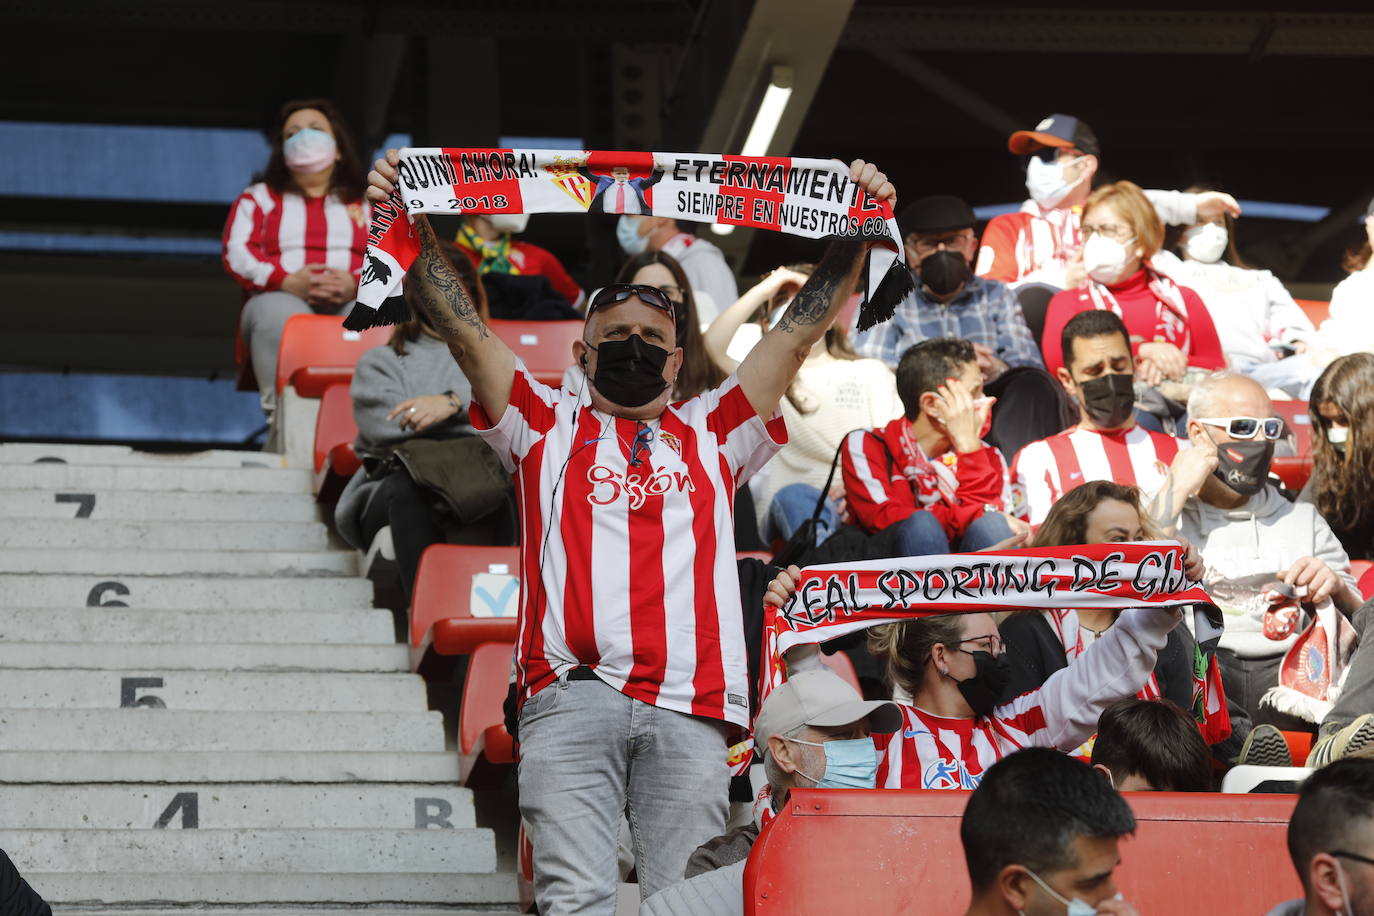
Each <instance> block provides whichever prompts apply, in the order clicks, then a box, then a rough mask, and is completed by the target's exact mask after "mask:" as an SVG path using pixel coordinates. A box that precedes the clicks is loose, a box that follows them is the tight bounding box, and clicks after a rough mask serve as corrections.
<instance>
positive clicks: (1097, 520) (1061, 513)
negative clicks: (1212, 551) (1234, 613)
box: [999, 480, 1249, 788]
mask: <svg viewBox="0 0 1374 916" xmlns="http://www.w3.org/2000/svg"><path fill="white" fill-rule="evenodd" d="M1160 537H1161V535H1160V532H1159V529H1158V528H1156V527H1155V525H1154V522H1153V521H1151V519H1150V517H1149V516H1148V515H1146V514H1145V512H1144V511H1143V510H1142V509H1141V505H1140V490H1139V489H1138V488H1136V487H1132V486H1127V485H1123V484H1119V483H1116V482H1114V481H1111V480H1096V481H1092V482H1090V483H1085V484H1083V485H1082V486H1079V487H1077V488H1075V489H1073V490H1070V491H1069V492H1068V493H1065V494H1064V496H1063V498H1062V499H1060V500H1059V502H1057V503H1055V505H1054V508H1053V509H1051V510H1050V513H1049V515H1048V516H1047V517H1046V519H1045V523H1044V524H1043V525H1041V526H1040V530H1039V531H1038V532H1036V534H1035V538H1034V539H1033V540H1032V541H1031V545H1032V546H1034V547H1064V546H1068V545H1071V544H1120V543H1129V542H1132V541H1149V540H1157V539H1159V538H1160ZM1121 613H1122V612H1121V611H1118V610H1113V609H1110V608H1097V609H1093V610H1071V609H1056V610H1045V611H1019V612H1016V613H1012V614H1009V615H1007V617H1006V618H1005V619H1004V620H1003V621H1002V625H1001V627H1000V628H999V630H1000V633H1001V635H1002V642H1003V644H1004V645H1005V646H1006V647H1007V659H1008V662H1009V665H1010V677H1009V678H1008V681H1007V685H1006V687H1005V688H1004V689H1003V691H1002V696H1001V699H1002V700H1003V701H1004V702H1010V701H1012V700H1013V699H1015V698H1016V697H1018V696H1021V695H1022V694H1023V693H1026V692H1028V691H1031V690H1034V689H1036V688H1037V687H1039V686H1040V685H1041V684H1044V683H1045V681H1046V679H1047V678H1049V677H1050V675H1052V674H1054V673H1055V672H1056V671H1061V670H1063V669H1064V668H1068V667H1071V666H1072V665H1074V664H1077V663H1078V661H1079V660H1080V659H1082V658H1083V657H1084V654H1085V653H1086V652H1087V650H1088V649H1089V648H1090V647H1091V646H1092V645H1093V643H1095V642H1097V640H1099V639H1101V638H1102V636H1103V634H1105V633H1107V632H1108V630H1109V629H1110V628H1111V626H1112V625H1113V624H1114V623H1116V620H1117V618H1118V617H1119V616H1120V615H1121ZM1206 665H1207V660H1206V659H1205V658H1204V657H1203V656H1201V655H1200V654H1199V652H1198V648H1197V644H1196V643H1195V642H1194V641H1193V637H1192V635H1191V634H1190V633H1189V631H1188V628H1187V627H1176V628H1174V629H1173V630H1172V631H1170V633H1169V639H1168V642H1167V643H1165V645H1164V648H1162V649H1161V650H1160V651H1159V656H1158V657H1157V658H1156V660H1155V664H1154V670H1153V671H1152V672H1151V673H1150V674H1149V676H1148V677H1147V678H1146V680H1145V683H1144V685H1143V686H1142V687H1141V689H1140V691H1139V693H1138V694H1137V695H1138V696H1140V697H1141V698H1143V699H1146V700H1156V699H1160V698H1161V697H1162V698H1165V699H1168V700H1172V701H1173V702H1174V703H1176V704H1178V705H1179V706H1180V707H1182V708H1183V709H1188V710H1192V711H1193V712H1194V714H1195V715H1197V717H1198V718H1197V719H1196V720H1195V721H1193V730H1194V731H1197V730H1198V725H1199V723H1201V722H1202V721H1203V719H1204V718H1205V715H1206V714H1205V709H1206V708H1207V707H1206V704H1205V702H1204V699H1205V698H1204V697H1203V695H1202V694H1201V692H1200V691H1199V692H1198V693H1197V695H1196V696H1195V695H1194V690H1195V688H1194V683H1195V681H1194V672H1196V671H1198V670H1200V669H1201V670H1206V668H1205V666H1206ZM1216 701H1217V702H1218V703H1224V702H1225V698H1224V697H1218V698H1216ZM1216 719H1217V720H1218V721H1217V722H1216V724H1215V726H1214V728H1213V731H1215V732H1217V733H1220V732H1223V731H1225V730H1226V729H1225V725H1224V717H1221V716H1220V714H1217V716H1216ZM1248 732H1249V724H1248V722H1244V721H1243V720H1241V721H1235V722H1232V725H1231V733H1232V735H1233V736H1234V737H1233V738H1232V739H1226V738H1225V736H1224V735H1223V736H1221V737H1220V738H1219V739H1218V741H1221V740H1225V741H1226V747H1225V748H1219V749H1218V750H1219V756H1221V758H1222V759H1224V760H1226V759H1231V758H1234V757H1235V755H1236V753H1237V751H1238V749H1239V747H1240V743H1241V741H1242V740H1244V737H1245V735H1246V734H1247V733H1248ZM1075 753H1076V754H1077V755H1078V756H1080V757H1083V758H1084V759H1086V758H1087V757H1088V756H1089V755H1090V754H1092V753H1093V746H1085V747H1082V748H1079V749H1078V750H1077V751H1076V752H1075ZM1118 788H1119V786H1118Z"/></svg>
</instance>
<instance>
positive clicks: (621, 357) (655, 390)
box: [582, 334, 668, 407]
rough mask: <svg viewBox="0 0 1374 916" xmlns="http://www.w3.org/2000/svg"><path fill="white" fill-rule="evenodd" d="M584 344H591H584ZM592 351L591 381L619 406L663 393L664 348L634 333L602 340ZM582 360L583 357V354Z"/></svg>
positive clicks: (636, 403)
mask: <svg viewBox="0 0 1374 916" xmlns="http://www.w3.org/2000/svg"><path fill="white" fill-rule="evenodd" d="M588 346H591V345H590V344H588ZM591 349H593V350H595V351H596V375H594V376H592V384H593V385H595V386H596V390H597V391H599V392H601V395H602V397H604V398H605V399H606V400H608V401H610V402H611V403H612V404H618V405H620V406H621V407H643V406H644V405H645V404H647V403H649V402H650V401H652V400H653V399H654V398H656V397H658V396H659V395H660V394H662V393H663V389H665V388H667V387H668V383H667V382H665V381H664V380H663V367H664V366H665V365H666V364H667V362H668V351H667V350H665V349H663V348H662V347H659V346H655V345H654V344H651V343H649V342H647V341H646V340H645V339H644V338H643V337H640V336H639V335H638V334H631V335H630V336H629V337H627V338H626V339H625V340H607V341H603V342H602V344H601V346H599V347H591ZM582 361H583V364H584V365H585V363H586V357H583V360H582Z"/></svg>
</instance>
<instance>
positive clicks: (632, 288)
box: [587, 283, 677, 327]
mask: <svg viewBox="0 0 1374 916" xmlns="http://www.w3.org/2000/svg"><path fill="white" fill-rule="evenodd" d="M636 297H637V298H638V299H639V301H640V302H643V303H644V304H645V305H647V306H650V307H652V308H656V309H658V310H659V311H661V312H667V313H668V317H669V318H671V319H673V326H674V327H676V326H677V305H676V303H674V302H673V300H671V299H669V298H668V295H667V294H666V293H664V292H663V290H661V289H659V288H658V287H657V286H645V285H644V284H642V283H612V284H611V285H610V286H603V287H601V289H599V290H597V291H596V292H594V293H592V298H591V300H590V301H589V302H588V304H587V317H588V318H590V317H592V313H594V312H595V311H596V310H597V309H604V308H610V307H611V306H613V305H619V304H620V303H622V302H624V301H625V300H626V299H633V298H636Z"/></svg>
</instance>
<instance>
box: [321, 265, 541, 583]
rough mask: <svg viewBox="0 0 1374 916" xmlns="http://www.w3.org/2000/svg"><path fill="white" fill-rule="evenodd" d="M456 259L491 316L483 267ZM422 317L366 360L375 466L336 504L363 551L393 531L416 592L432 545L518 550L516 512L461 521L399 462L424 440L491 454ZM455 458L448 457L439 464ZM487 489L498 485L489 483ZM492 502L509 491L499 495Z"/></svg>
mask: <svg viewBox="0 0 1374 916" xmlns="http://www.w3.org/2000/svg"><path fill="white" fill-rule="evenodd" d="M449 260H450V261H452V263H453V266H454V269H455V270H457V271H458V276H459V277H460V278H461V279H462V281H463V283H464V284H465V286H466V288H467V289H468V290H470V291H471V292H470V295H471V296H472V299H473V301H474V302H476V303H477V308H478V311H479V312H480V313H481V314H482V315H483V316H485V314H486V301H485V297H484V296H483V292H482V282H481V280H479V279H478V277H477V272H476V269H475V268H474V267H473V266H472V264H471V262H469V261H468V259H467V258H466V257H464V256H463V255H462V254H459V253H458V252H457V251H456V250H455V251H450V252H449ZM407 295H408V296H409V295H411V293H410V292H409V291H408V292H407ZM412 313H413V315H414V317H413V318H411V320H410V321H407V322H405V323H403V324H399V325H397V326H396V328H395V329H394V330H393V331H392V333H391V341H390V343H388V344H387V345H386V346H384V347H376V348H374V349H371V350H368V351H367V352H366V353H364V354H363V355H362V356H361V357H359V358H358V364H357V366H356V368H355V369H354V373H353V383H352V385H351V386H350V389H349V390H350V393H351V394H352V396H353V419H354V421H355V422H356V423H357V424H358V438H357V439H356V440H355V441H354V443H353V448H354V450H355V451H356V452H357V453H358V454H359V455H360V456H362V457H363V459H364V463H365V467H363V468H361V469H360V470H359V471H358V472H357V473H356V474H354V475H353V479H352V480H350V481H349V482H348V485H347V486H346V487H344V491H343V493H341V494H340V496H339V502H338V504H337V505H336V506H335V507H334V523H335V526H336V527H337V528H338V531H339V535H340V536H341V537H343V539H344V540H345V541H347V542H348V543H350V544H352V545H353V546H354V547H356V548H358V549H359V550H367V548H368V545H369V544H371V543H372V539H373V538H374V537H376V536H377V532H379V531H381V529H383V528H385V527H387V526H390V528H391V541H392V545H393V546H394V547H395V550H396V565H397V567H398V571H399V574H400V577H401V584H402V585H403V586H404V588H405V590H406V594H410V592H411V591H412V589H413V588H414V584H415V571H416V569H417V567H418V566H419V563H420V555H421V554H422V553H424V550H425V548H426V547H428V546H429V545H430V544H437V543H441V542H444V541H451V542H453V543H468V544H510V543H514V536H515V531H514V529H513V527H512V525H511V523H510V521H509V519H508V518H507V517H506V516H507V515H508V513H500V514H497V515H494V516H493V517H490V518H488V519H486V520H485V523H484V524H477V523H476V522H477V521H478V520H466V519H456V518H453V517H452V513H451V512H446V511H444V510H443V509H441V508H440V506H441V505H442V503H443V500H442V498H441V495H440V494H439V493H437V492H436V491H435V489H434V488H433V487H432V486H426V485H424V484H422V483H420V482H417V480H416V479H415V475H416V474H417V473H420V469H419V468H418V467H415V468H414V469H412V467H411V464H409V463H407V462H405V461H401V460H398V459H397V458H395V457H393V453H394V452H395V450H396V448H397V446H400V445H402V443H406V442H409V441H411V440H414V439H417V438H418V439H427V440H452V439H464V440H467V444H466V445H465V446H463V447H464V448H471V449H479V450H480V449H485V450H487V451H490V450H489V449H487V446H485V445H484V444H482V442H481V440H479V439H476V438H475V433H474V432H473V429H472V426H471V425H470V424H469V422H468V414H467V407H468V405H469V404H470V403H471V401H472V386H471V385H470V384H469V382H468V379H467V378H466V377H465V376H464V375H463V372H462V370H461V369H459V368H458V364H457V363H456V362H454V360H453V354H452V353H450V352H449V349H448V345H447V344H446V343H445V342H444V340H443V339H442V338H441V337H440V336H439V334H438V332H437V331H435V329H434V328H433V327H432V326H431V325H430V322H429V319H428V318H426V317H425V312H424V310H423V309H418V308H417V309H412ZM450 457H452V456H448V455H440V456H439V458H438V459H437V460H441V461H447V460H448V459H449V458H450ZM468 457H469V459H470V461H469V463H467V464H466V466H464V467H463V468H462V472H463V474H464V475H469V476H470V478H471V480H472V481H473V482H475V485H482V484H483V483H484V477H483V476H482V475H481V474H480V473H479V472H480V471H481V468H482V465H481V463H480V462H479V461H476V460H471V458H472V456H468ZM492 457H493V459H494V458H495V456H494V454H493V456H492ZM432 460H435V459H432ZM486 485H487V486H488V487H491V486H492V484H491V483H490V482H489V481H487V482H486ZM492 495H493V497H499V496H502V495H503V494H500V493H495V492H494V491H493V494H492ZM492 503H493V504H495V505H497V506H498V507H504V499H497V498H493V499H492Z"/></svg>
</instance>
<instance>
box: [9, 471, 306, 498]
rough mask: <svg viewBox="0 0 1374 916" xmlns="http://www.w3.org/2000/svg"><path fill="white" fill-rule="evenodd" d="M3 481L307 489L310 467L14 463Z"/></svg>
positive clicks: (86, 487) (207, 489)
mask: <svg viewBox="0 0 1374 916" xmlns="http://www.w3.org/2000/svg"><path fill="white" fill-rule="evenodd" d="M5 485H6V486H7V487H11V488H13V489H27V490H61V491H63V492H70V491H73V490H76V491H82V492H89V491H91V490H155V491H157V492H159V493H166V492H169V491H183V492H192V493H307V494H308V493H309V492H310V472H309V471H306V470H288V469H286V468H183V467H169V468H162V467H141V466H137V465H132V466H131V465H88V464H17V465H11V466H10V467H8V468H6V469H5Z"/></svg>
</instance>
